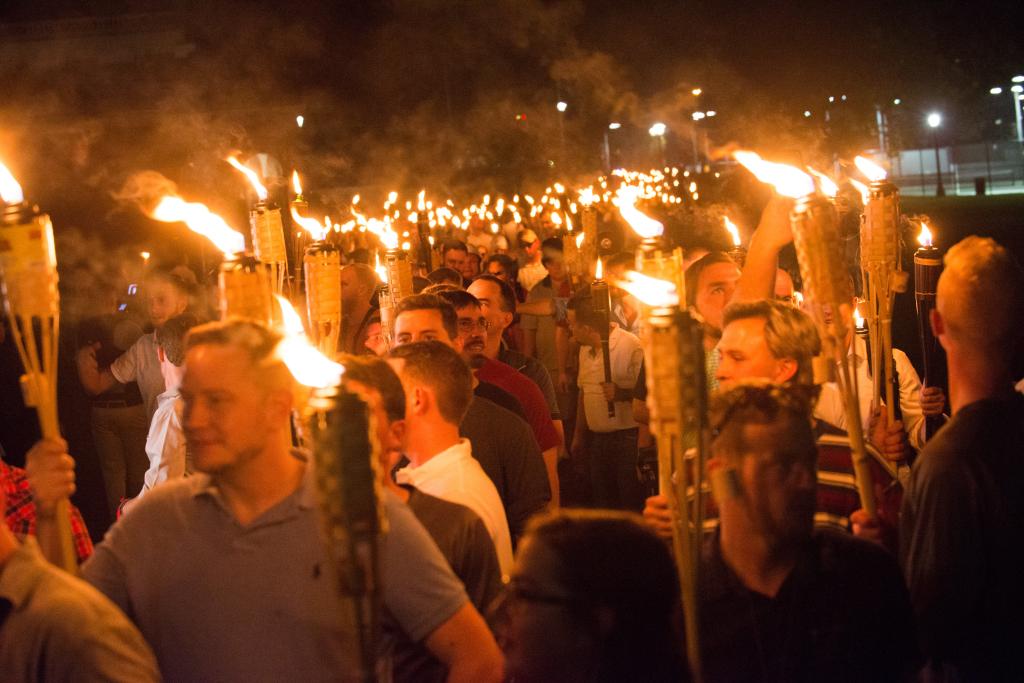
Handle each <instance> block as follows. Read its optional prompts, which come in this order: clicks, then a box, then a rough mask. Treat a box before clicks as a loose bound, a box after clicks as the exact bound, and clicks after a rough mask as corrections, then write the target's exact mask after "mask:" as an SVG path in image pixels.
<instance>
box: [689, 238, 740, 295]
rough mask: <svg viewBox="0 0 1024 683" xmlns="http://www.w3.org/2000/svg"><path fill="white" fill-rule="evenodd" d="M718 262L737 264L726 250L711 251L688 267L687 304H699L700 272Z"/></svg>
mask: <svg viewBox="0 0 1024 683" xmlns="http://www.w3.org/2000/svg"><path fill="white" fill-rule="evenodd" d="M716 263H731V264H732V265H734V266H735V265H736V262H735V261H733V260H732V257H731V256H729V255H728V254H727V253H725V252H724V251H709V252H708V253H706V254H704V255H703V256H701V257H700V258H699V259H697V260H696V261H694V262H693V263H691V264H690V267H689V268H687V269H686V305H687V306H696V305H697V283H698V282H699V281H700V274H701V273H702V272H704V269H705V268H707V267H709V266H713V265H715V264H716ZM737 267H738V266H737Z"/></svg>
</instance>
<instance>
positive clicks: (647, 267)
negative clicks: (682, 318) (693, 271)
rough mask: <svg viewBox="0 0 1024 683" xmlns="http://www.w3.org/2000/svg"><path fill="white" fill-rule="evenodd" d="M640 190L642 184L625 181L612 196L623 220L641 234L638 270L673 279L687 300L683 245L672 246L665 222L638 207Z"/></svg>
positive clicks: (670, 280) (677, 290) (677, 289)
mask: <svg viewBox="0 0 1024 683" xmlns="http://www.w3.org/2000/svg"><path fill="white" fill-rule="evenodd" d="M639 193H640V190H639V188H637V187H635V186H632V185H622V186H621V187H619V189H618V191H617V192H616V193H615V194H616V197H615V199H614V200H612V203H614V204H615V206H617V207H618V209H619V213H620V214H622V218H623V220H625V221H626V223H628V224H629V226H630V227H631V228H632V229H633V232H635V233H636V234H637V235H638V236H639V237H640V250H639V252H638V253H637V259H636V265H637V270H639V271H640V272H641V273H643V274H644V275H646V276H648V277H652V278H656V279H659V280H666V281H668V282H671V283H672V284H673V285H675V288H676V292H678V293H679V295H680V299H681V300H685V291H686V285H685V281H686V280H685V276H684V268H683V250H682V249H681V248H679V247H676V248H675V249H669V248H668V246H667V245H665V243H664V234H665V226H663V225H662V224H661V223H660V222H658V221H656V220H654V219H653V218H651V217H650V216H648V215H647V214H645V213H643V212H642V211H640V210H639V209H637V208H636V202H637V200H638V199H639ZM641 303H643V301H642V300H641Z"/></svg>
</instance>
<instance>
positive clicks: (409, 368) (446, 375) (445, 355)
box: [390, 341, 473, 425]
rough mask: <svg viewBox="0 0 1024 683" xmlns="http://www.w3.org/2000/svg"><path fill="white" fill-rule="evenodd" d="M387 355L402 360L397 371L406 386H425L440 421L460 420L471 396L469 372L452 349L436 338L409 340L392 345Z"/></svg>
mask: <svg viewBox="0 0 1024 683" xmlns="http://www.w3.org/2000/svg"><path fill="white" fill-rule="evenodd" d="M390 357H391V358H395V359H400V360H401V361H402V368H401V372H400V374H401V376H402V382H403V384H404V385H405V386H406V387H408V386H409V385H410V384H422V385H424V386H426V387H428V388H429V389H430V390H431V392H433V394H434V400H435V401H436V402H437V410H438V413H439V414H440V415H441V417H442V418H443V419H444V421H445V422H448V423H449V424H453V425H458V424H459V423H461V422H462V418H463V417H465V415H466V411H467V410H469V403H470V401H472V400H473V375H472V372H471V371H470V369H469V366H468V365H466V362H465V361H464V360H462V356H461V355H459V353H458V352H457V351H455V349H453V348H452V347H450V346H448V345H446V344H443V343H441V342H437V341H423V342H413V343H411V344H404V345H402V346H398V347H395V348H394V349H392V350H391V355H390Z"/></svg>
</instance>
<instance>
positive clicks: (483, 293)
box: [468, 280, 512, 339]
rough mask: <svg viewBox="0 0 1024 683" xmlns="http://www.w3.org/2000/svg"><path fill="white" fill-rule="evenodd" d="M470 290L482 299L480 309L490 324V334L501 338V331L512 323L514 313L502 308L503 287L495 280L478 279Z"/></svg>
mask: <svg viewBox="0 0 1024 683" xmlns="http://www.w3.org/2000/svg"><path fill="white" fill-rule="evenodd" d="M468 291H469V293H470V294H472V295H473V296H475V297H476V298H477V299H478V300H479V301H480V309H481V311H483V314H484V317H485V318H486V319H487V322H488V324H489V325H490V329H489V330H488V334H491V335H493V336H494V337H496V338H498V339H500V338H501V333H502V332H504V331H505V328H506V327H508V326H509V325H511V324H512V314H511V313H508V312H506V311H503V310H501V288H500V287H498V285H496V284H494V283H493V282H487V281H486V280H477V281H476V282H474V283H473V284H471V285H470V286H469V290H468Z"/></svg>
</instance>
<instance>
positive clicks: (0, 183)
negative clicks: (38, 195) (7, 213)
mask: <svg viewBox="0 0 1024 683" xmlns="http://www.w3.org/2000/svg"><path fill="white" fill-rule="evenodd" d="M0 199H3V201H4V204H21V203H22V202H23V201H25V193H24V192H22V191H21V185H19V184H18V181H17V180H15V179H14V175H13V174H12V173H11V172H10V170H8V168H7V167H6V166H4V165H3V163H0Z"/></svg>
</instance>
